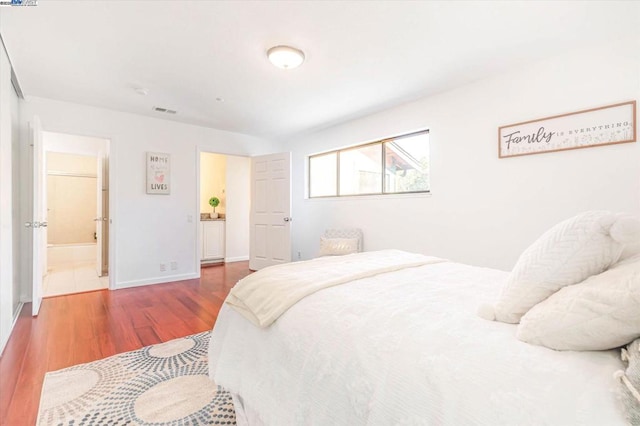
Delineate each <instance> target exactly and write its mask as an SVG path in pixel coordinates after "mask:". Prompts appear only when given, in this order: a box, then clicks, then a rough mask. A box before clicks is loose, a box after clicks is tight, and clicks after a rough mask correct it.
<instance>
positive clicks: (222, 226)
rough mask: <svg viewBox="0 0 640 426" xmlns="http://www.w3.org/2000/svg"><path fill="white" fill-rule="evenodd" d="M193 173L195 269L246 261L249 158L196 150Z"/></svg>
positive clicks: (249, 187) (249, 184)
mask: <svg viewBox="0 0 640 426" xmlns="http://www.w3.org/2000/svg"><path fill="white" fill-rule="evenodd" d="M196 170H197V173H198V185H197V199H196V206H197V207H196V208H197V211H198V212H199V215H200V218H199V219H200V220H199V221H198V225H197V226H198V228H197V235H198V238H197V241H196V253H197V258H196V268H197V269H200V267H201V266H202V267H204V266H209V265H216V264H220V263H222V262H225V263H229V262H239V261H246V260H249V212H250V205H251V202H250V195H251V182H250V176H251V158H249V157H243V156H237V155H228V154H219V153H216V152H213V151H209V150H208V149H206V148H198V151H197V159H196ZM203 271H204V270H203ZM202 273H206V272H202Z"/></svg>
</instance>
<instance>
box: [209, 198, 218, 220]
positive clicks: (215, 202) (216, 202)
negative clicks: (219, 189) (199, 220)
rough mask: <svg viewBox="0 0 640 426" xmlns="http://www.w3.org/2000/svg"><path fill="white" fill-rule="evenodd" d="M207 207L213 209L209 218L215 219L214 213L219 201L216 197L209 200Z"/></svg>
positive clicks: (215, 214)
mask: <svg viewBox="0 0 640 426" xmlns="http://www.w3.org/2000/svg"><path fill="white" fill-rule="evenodd" d="M209 205H210V206H211V207H213V213H211V218H212V219H216V218H217V217H218V213H216V207H218V205H220V199H219V198H218V197H211V198H209Z"/></svg>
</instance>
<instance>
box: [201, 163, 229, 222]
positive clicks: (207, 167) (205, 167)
mask: <svg viewBox="0 0 640 426" xmlns="http://www.w3.org/2000/svg"><path fill="white" fill-rule="evenodd" d="M226 174H227V159H226V155H221V154H214V153H210V152H202V153H201V154H200V213H212V212H213V207H211V206H210V205H209V199H210V198H211V197H218V198H219V199H220V205H218V207H216V213H225V212H226V211H227V196H226V184H227V183H226Z"/></svg>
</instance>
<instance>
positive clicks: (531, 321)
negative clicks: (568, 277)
mask: <svg viewBox="0 0 640 426" xmlns="http://www.w3.org/2000/svg"><path fill="white" fill-rule="evenodd" d="M516 336H517V337H518V339H520V340H522V341H524V342H527V343H532V344H534V345H540V346H546V347H548V348H551V349H558V350H573V351H595V350H606V349H613V348H617V347H620V346H622V345H626V344H628V343H629V342H631V341H632V340H633V339H636V338H638V337H640V258H638V259H636V260H635V261H633V262H628V261H623V262H621V263H620V264H619V265H616V266H614V267H613V268H611V269H609V270H608V271H605V272H603V273H601V274H599V275H594V276H592V277H589V278H587V279H586V280H585V281H583V282H581V283H580V284H575V285H571V286H568V287H564V288H562V289H560V290H559V291H558V292H557V293H555V294H553V295H551V296H550V297H549V298H548V299H547V300H545V301H543V302H541V303H539V304H538V305H536V306H534V307H533V308H531V310H530V311H529V312H527V313H526V314H525V315H524V316H523V317H522V319H521V320H520V325H519V326H518V332H517V334H516Z"/></svg>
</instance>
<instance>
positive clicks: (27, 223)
mask: <svg viewBox="0 0 640 426" xmlns="http://www.w3.org/2000/svg"><path fill="white" fill-rule="evenodd" d="M24 227H25V228H32V227H33V222H25V223H24Z"/></svg>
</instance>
